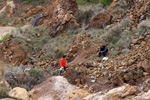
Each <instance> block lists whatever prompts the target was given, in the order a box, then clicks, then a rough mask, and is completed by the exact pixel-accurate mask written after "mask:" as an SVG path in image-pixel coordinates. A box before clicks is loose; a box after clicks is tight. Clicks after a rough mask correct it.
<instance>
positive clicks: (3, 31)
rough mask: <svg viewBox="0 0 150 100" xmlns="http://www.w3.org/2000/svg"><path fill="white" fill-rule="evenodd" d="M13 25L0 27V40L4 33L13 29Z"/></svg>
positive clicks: (8, 32)
mask: <svg viewBox="0 0 150 100" xmlns="http://www.w3.org/2000/svg"><path fill="white" fill-rule="evenodd" d="M14 29H15V28H14V27H9V26H6V27H0V40H1V38H2V37H3V36H5V35H6V34H11V32H12V31H13V30H14Z"/></svg>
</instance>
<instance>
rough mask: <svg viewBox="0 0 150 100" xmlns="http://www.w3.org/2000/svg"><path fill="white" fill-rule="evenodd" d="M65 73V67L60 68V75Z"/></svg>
mask: <svg viewBox="0 0 150 100" xmlns="http://www.w3.org/2000/svg"><path fill="white" fill-rule="evenodd" d="M62 74H63V67H61V68H60V73H59V75H62Z"/></svg>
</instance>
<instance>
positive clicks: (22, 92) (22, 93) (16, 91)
mask: <svg viewBox="0 0 150 100" xmlns="http://www.w3.org/2000/svg"><path fill="white" fill-rule="evenodd" d="M9 96H10V97H13V98H16V99H21V100H28V99H29V95H28V92H27V90H26V89H24V88H20V87H16V88H13V89H12V90H11V91H10V92H9Z"/></svg>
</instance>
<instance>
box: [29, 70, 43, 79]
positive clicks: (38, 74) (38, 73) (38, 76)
mask: <svg viewBox="0 0 150 100" xmlns="http://www.w3.org/2000/svg"><path fill="white" fill-rule="evenodd" d="M29 74H30V75H31V76H32V77H34V78H36V79H38V80H39V79H41V78H42V77H43V76H44V72H43V71H42V70H40V69H38V68H31V69H30V70H29Z"/></svg>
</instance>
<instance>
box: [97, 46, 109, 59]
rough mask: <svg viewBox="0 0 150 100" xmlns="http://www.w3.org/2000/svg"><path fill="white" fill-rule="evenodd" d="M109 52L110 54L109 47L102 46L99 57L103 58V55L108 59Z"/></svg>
mask: <svg viewBox="0 0 150 100" xmlns="http://www.w3.org/2000/svg"><path fill="white" fill-rule="evenodd" d="M107 52H108V49H107V47H106V46H104V45H101V47H100V49H99V51H98V55H99V57H101V55H103V56H104V57H106V55H107Z"/></svg>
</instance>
